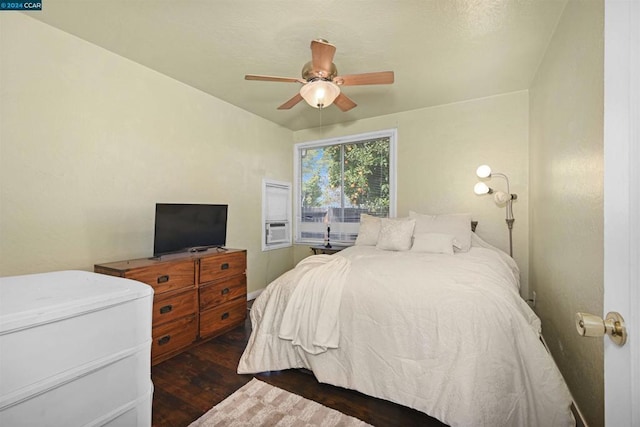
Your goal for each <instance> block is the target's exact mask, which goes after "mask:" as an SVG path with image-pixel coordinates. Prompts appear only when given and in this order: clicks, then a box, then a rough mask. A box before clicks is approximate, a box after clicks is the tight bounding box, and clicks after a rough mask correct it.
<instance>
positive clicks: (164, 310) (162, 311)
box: [160, 304, 173, 314]
mask: <svg viewBox="0 0 640 427" xmlns="http://www.w3.org/2000/svg"><path fill="white" fill-rule="evenodd" d="M171 310H173V306H172V305H171V304H169V305H165V306H164V307H160V314H167V313H169V312H170V311H171Z"/></svg>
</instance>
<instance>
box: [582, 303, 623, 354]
mask: <svg viewBox="0 0 640 427" xmlns="http://www.w3.org/2000/svg"><path fill="white" fill-rule="evenodd" d="M576 330H577V331H578V334H579V335H581V336H583V337H601V336H603V335H605V334H607V335H609V338H611V341H613V342H614V343H616V344H618V345H619V346H623V345H624V343H626V342H627V328H626V327H625V324H624V318H623V317H622V316H621V315H620V313H616V312H615V311H612V312H610V313H607V317H606V319H604V320H602V317H600V316H596V315H595V314H589V313H576Z"/></svg>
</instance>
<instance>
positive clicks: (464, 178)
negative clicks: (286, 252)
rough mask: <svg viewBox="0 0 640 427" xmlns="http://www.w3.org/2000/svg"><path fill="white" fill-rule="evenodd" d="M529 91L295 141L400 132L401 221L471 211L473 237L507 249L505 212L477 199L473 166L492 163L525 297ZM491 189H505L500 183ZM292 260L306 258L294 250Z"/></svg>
mask: <svg viewBox="0 0 640 427" xmlns="http://www.w3.org/2000/svg"><path fill="white" fill-rule="evenodd" d="M528 102H529V98H528V93H527V91H520V92H513V93H508V94H504V95H498V96H492V97H488V98H482V99H475V100H472V101H467V102H460V103H455V104H448V105H441V106H438V107H432V108H424V109H419V110H414V111H409V112H405V113H399V114H393V115H388V116H382V117H376V118H372V119H367V120H359V121H356V122H352V123H348V124H343V125H338V126H331V127H323V128H315V129H308V130H303V131H298V132H295V133H294V139H295V142H302V141H310V140H316V139H323V138H330V137H336V136H342V135H351V134H357V133H362V132H369V131H375V130H380V129H389V128H397V129H398V216H406V215H407V214H408V213H409V210H415V211H418V212H424V213H447V212H471V213H472V214H473V217H474V219H476V220H478V221H479V222H480V224H479V225H478V230H477V232H478V235H480V237H482V238H483V239H485V240H486V241H488V242H489V243H491V244H493V245H495V246H498V247H499V248H501V249H503V250H505V251H508V247H509V245H508V233H507V226H506V223H505V220H504V219H505V208H504V207H498V206H496V205H495V203H494V202H493V199H492V198H491V197H490V196H476V195H475V194H474V193H473V186H474V185H475V183H476V182H477V178H476V175H475V171H476V168H477V167H478V166H479V165H481V164H485V163H486V164H489V165H490V166H492V168H493V170H494V171H496V172H502V173H505V174H507V175H508V176H509V178H510V181H511V191H512V192H513V193H516V194H517V195H518V200H517V201H516V202H515V203H514V205H513V210H514V216H515V218H516V222H515V225H514V230H513V231H514V257H515V259H516V261H517V262H518V264H519V265H520V268H521V280H522V289H521V293H522V295H523V296H525V297H526V296H528V290H527V278H528V262H529V249H528V245H529V243H528V237H529V234H528V230H529V221H528V216H529V208H528V203H529V197H528V185H529V184H528V179H529V170H528V141H529V127H528V126H529V105H528ZM490 186H492V187H493V188H495V189H496V190H502V191H506V188H505V182H504V180H500V179H498V178H494V179H493V180H491V181H490ZM295 254H296V260H300V259H301V258H303V257H304V256H306V255H308V254H309V249H308V247H306V246H298V247H297V248H296V252H295Z"/></svg>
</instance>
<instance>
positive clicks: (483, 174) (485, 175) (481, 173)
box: [476, 165, 491, 178]
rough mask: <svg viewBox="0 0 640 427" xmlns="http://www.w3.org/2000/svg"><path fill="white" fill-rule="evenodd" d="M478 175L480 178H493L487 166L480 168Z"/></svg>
mask: <svg viewBox="0 0 640 427" xmlns="http://www.w3.org/2000/svg"><path fill="white" fill-rule="evenodd" d="M476 175H478V178H489V177H490V176H491V168H490V167H489V166H487V165H481V166H478V169H476Z"/></svg>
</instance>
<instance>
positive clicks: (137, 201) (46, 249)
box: [0, 13, 292, 291]
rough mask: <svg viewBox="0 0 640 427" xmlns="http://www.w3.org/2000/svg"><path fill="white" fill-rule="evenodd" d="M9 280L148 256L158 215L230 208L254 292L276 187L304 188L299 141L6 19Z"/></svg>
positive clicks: (3, 209)
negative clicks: (297, 175)
mask: <svg viewBox="0 0 640 427" xmlns="http://www.w3.org/2000/svg"><path fill="white" fill-rule="evenodd" d="M0 21H1V22H0V24H1V25H0V28H1V34H0V38H1V43H2V45H1V55H2V57H1V60H2V61H1V69H0V75H1V77H0V78H1V81H0V88H1V93H2V99H1V101H0V120H1V121H2V122H1V131H0V132H1V133H0V201H1V204H0V275H2V276H7V275H16V274H25V273H35V272H44V271H52V270H60V269H82V270H91V269H92V268H93V264H94V263H99V262H107V261H116V260H121V259H128V258H133V257H146V256H150V255H152V251H153V222H154V205H155V203H156V202H177V203H228V204H229V223H228V233H227V245H228V246H230V247H238V248H246V249H247V250H248V255H249V263H248V264H249V270H248V279H249V291H253V290H256V289H260V288H263V287H264V286H265V285H266V283H267V282H269V281H270V280H271V279H273V278H275V277H276V276H277V275H279V274H280V273H281V272H283V271H285V270H287V269H289V268H291V266H292V250H291V249H283V250H277V251H271V252H268V253H264V254H263V253H262V252H261V247H260V236H261V235H262V233H261V229H260V221H261V216H260V215H261V214H260V210H261V185H262V178H263V177H269V178H273V179H278V180H285V181H290V180H291V174H292V164H291V140H292V132H291V131H290V130H288V129H285V128H282V127H279V126H277V125H275V124H273V123H271V122H268V121H266V120H264V119H262V118H259V117H257V116H255V115H252V114H250V113H248V112H246V111H243V110H241V109H239V108H236V107H234V106H232V105H229V104H227V103H225V102H222V101H220V100H218V99H216V98H214V97H211V96H209V95H207V94H205V93H203V92H200V91H198V90H196V89H193V88H191V87H189V86H186V85H184V84H182V83H179V82H177V81H175V80H173V79H171V78H168V77H166V76H164V75H161V74H159V73H157V72H155V71H152V70H150V69H148V68H145V67H143V66H140V65H138V64H136V63H133V62H131V61H129V60H127V59H124V58H122V57H119V56H117V55H115V54H112V53H111V52H108V51H106V50H104V49H102V48H99V47H96V46H94V45H92V44H90V43H87V42H85V41H83V40H81V39H78V38H76V37H74V36H71V35H69V34H67V33H64V32H61V31H59V30H57V29H54V28H53V27H50V26H48V25H46V24H43V23H41V22H39V21H36V20H33V19H31V18H29V17H27V16H25V15H23V14H17V13H6V14H2V16H0Z"/></svg>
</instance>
